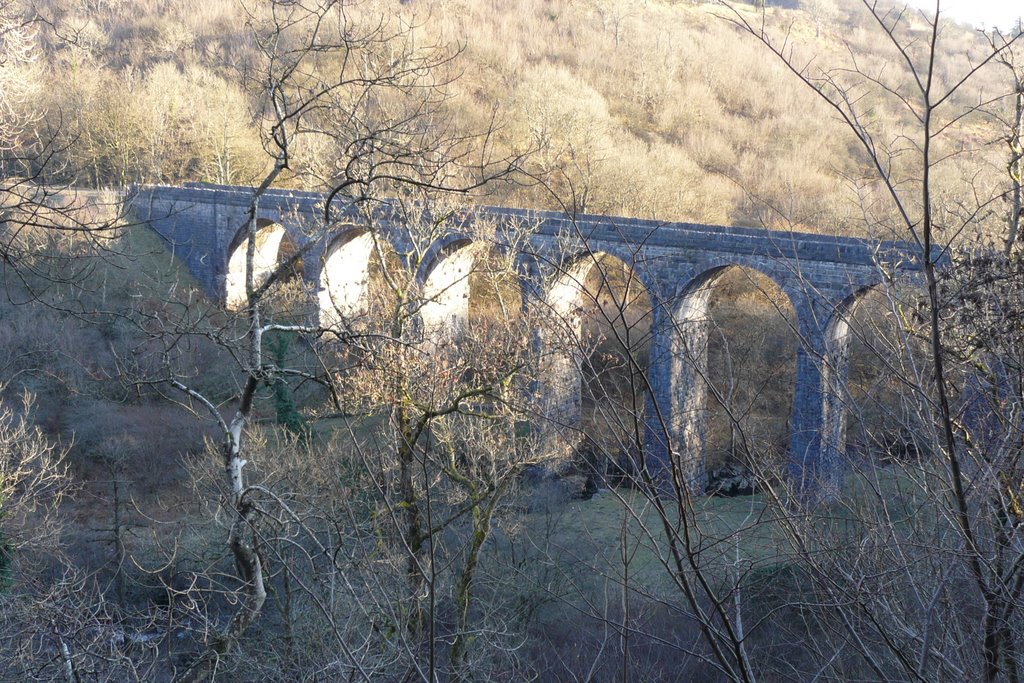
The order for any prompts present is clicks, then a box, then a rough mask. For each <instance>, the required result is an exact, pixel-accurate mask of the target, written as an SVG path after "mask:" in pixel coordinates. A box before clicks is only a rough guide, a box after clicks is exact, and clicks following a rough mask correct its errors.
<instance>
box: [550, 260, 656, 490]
mask: <svg viewBox="0 0 1024 683" xmlns="http://www.w3.org/2000/svg"><path fill="white" fill-rule="evenodd" d="M545 305H546V307H547V310H548V311H549V312H550V314H551V315H550V324H549V325H548V326H547V327H548V329H547V330H546V334H545V335H544V336H545V337H546V338H545V339H542V344H543V351H542V364H541V366H542V370H541V377H542V381H543V383H544V388H545V394H546V396H545V403H546V405H545V406H544V411H545V413H546V418H547V420H548V422H549V426H550V428H551V429H552V430H553V433H554V434H556V435H557V437H558V438H557V446H553V447H555V448H559V449H564V451H566V454H567V455H568V454H570V453H572V454H575V455H578V456H581V459H584V460H586V461H587V464H588V465H590V466H593V467H597V468H598V470H599V471H598V474H602V473H603V471H605V470H606V469H607V468H608V467H609V465H615V464H621V461H620V459H625V458H627V457H629V456H635V455H636V453H635V451H636V449H638V448H639V445H640V442H641V441H642V440H643V438H644V430H645V427H644V414H645V411H646V407H645V403H646V394H647V392H648V389H649V387H648V386H647V376H646V373H647V370H648V365H649V362H650V353H651V329H652V312H653V305H652V299H651V292H650V289H649V287H648V286H647V284H646V283H645V282H643V281H642V280H641V277H640V275H639V274H638V273H637V271H636V269H634V268H633V267H632V266H631V265H630V264H629V263H627V262H626V261H624V260H623V259H621V258H619V257H618V256H616V255H614V254H610V253H607V252H594V253H588V254H584V255H583V256H581V257H578V258H575V259H572V260H569V261H567V262H566V265H565V266H563V267H562V269H561V274H560V275H559V276H558V277H556V278H555V281H554V282H553V283H552V285H551V286H550V287H549V289H548V291H547V293H546V295H545ZM606 457H610V458H612V461H611V462H609V461H606V460H600V458H606Z"/></svg>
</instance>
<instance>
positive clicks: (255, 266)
mask: <svg viewBox="0 0 1024 683" xmlns="http://www.w3.org/2000/svg"><path fill="white" fill-rule="evenodd" d="M248 249H249V236H248V233H247V228H245V227H243V228H242V229H241V230H240V231H239V233H238V234H237V235H236V236H235V239H234V241H233V243H232V247H231V256H230V258H229V259H228V271H227V277H226V278H225V283H224V284H225V290H226V291H225V305H226V306H227V307H228V309H230V310H238V309H240V308H242V307H243V306H244V305H245V304H246V302H247V301H248V299H249V297H248V295H247V293H246V290H245V271H246V259H247V254H248ZM297 250H298V249H297V247H296V245H295V243H294V242H293V241H292V239H291V237H289V236H288V231H287V230H285V229H284V227H283V226H281V225H279V224H277V223H274V222H273V221H270V220H266V219H262V218H261V219H259V220H257V222H256V247H255V251H254V253H253V262H252V273H253V284H254V286H256V287H259V286H260V285H262V284H263V283H264V282H266V280H267V278H269V277H270V276H271V274H272V273H274V271H275V270H277V268H278V266H279V265H281V264H282V263H287V262H288V261H290V260H291V259H292V257H293V256H294V255H295V253H296V251H297ZM301 274H302V260H301V259H297V260H296V261H295V262H294V263H292V264H291V266H290V267H289V268H288V272H287V273H283V274H282V275H283V276H282V277H279V279H278V282H279V283H284V282H288V281H292V280H295V279H297V278H299V277H301Z"/></svg>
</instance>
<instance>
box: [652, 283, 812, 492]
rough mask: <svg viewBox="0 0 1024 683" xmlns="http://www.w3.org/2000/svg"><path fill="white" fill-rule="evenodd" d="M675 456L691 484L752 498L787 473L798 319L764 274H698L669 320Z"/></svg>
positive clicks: (785, 297) (712, 490)
mask: <svg viewBox="0 0 1024 683" xmlns="http://www.w3.org/2000/svg"><path fill="white" fill-rule="evenodd" d="M675 322H676V328H675V334H674V335H673V341H672V346H673V349H672V350H673V353H672V356H673V373H672V394H673V400H674V401H675V406H674V410H673V431H674V436H675V441H676V443H675V444H674V450H675V451H676V453H677V454H678V457H679V458H680V462H681V464H682V466H683V469H684V471H685V472H687V476H688V477H689V478H690V479H691V485H693V486H695V487H697V488H700V487H702V486H705V487H707V489H708V490H709V491H711V492H714V493H720V494H724V495H736V494H741V493H752V492H753V491H754V489H755V488H756V481H757V478H758V477H763V476H767V477H774V476H777V475H779V474H781V472H782V471H783V464H784V462H785V459H786V457H787V452H788V442H789V420H790V414H791V411H792V405H793V394H794V390H795V385H796V350H797V348H798V343H799V340H798V335H797V333H796V331H795V330H796V316H795V313H794V310H793V306H792V304H791V302H790V301H789V298H788V297H787V296H786V294H785V293H784V292H783V291H782V289H781V288H780V287H779V285H778V284H777V283H775V282H774V281H773V280H772V279H771V278H769V277H768V276H767V275H765V274H763V273H761V272H759V271H756V270H753V269H750V268H745V267H740V266H722V267H720V268H715V269H712V270H709V271H707V272H705V273H703V274H701V275H700V276H699V277H697V278H696V279H695V280H694V281H693V282H692V283H691V284H690V286H689V287H688V288H687V290H686V291H684V294H683V297H682V300H681V302H680V303H679V306H678V307H677V309H676V314H675Z"/></svg>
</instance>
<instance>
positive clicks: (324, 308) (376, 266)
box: [319, 229, 403, 333]
mask: <svg viewBox="0 0 1024 683" xmlns="http://www.w3.org/2000/svg"><path fill="white" fill-rule="evenodd" d="M402 275H403V274H402V272H401V263H400V261H399V258H398V254H397V253H396V252H395V250H394V248H393V247H392V246H391V245H390V244H389V243H388V242H387V241H385V240H383V239H381V238H380V237H378V236H376V235H374V234H373V233H372V232H370V231H369V230H365V229H353V230H350V231H348V232H346V233H344V234H342V235H340V236H339V237H338V238H336V239H335V240H334V241H333V242H332V243H331V244H330V246H329V247H328V248H327V251H326V253H325V255H324V264H323V268H322V269H321V271H320V292H319V300H320V307H319V308H320V325H321V327H323V328H325V329H330V330H333V331H335V332H336V333H341V332H350V333H352V332H355V333H358V332H361V331H366V330H367V329H372V328H381V327H383V326H384V325H385V323H386V319H387V317H388V316H389V315H390V314H391V312H392V311H391V309H392V308H393V304H394V301H395V298H396V297H395V287H396V286H402V284H403V281H402Z"/></svg>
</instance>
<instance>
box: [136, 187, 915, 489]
mask: <svg viewBox="0 0 1024 683" xmlns="http://www.w3.org/2000/svg"><path fill="white" fill-rule="evenodd" d="M251 198H252V189H251V188H245V187H232V186H216V185H206V184H187V185H186V186H184V187H167V186H147V187H142V188H138V189H137V190H136V193H135V196H134V199H133V207H134V211H135V215H136V217H137V218H138V219H139V220H140V221H143V222H145V223H147V224H148V225H149V226H150V227H151V228H152V229H153V230H155V231H156V232H157V233H158V234H159V235H160V236H161V237H162V238H163V239H164V240H165V242H166V243H167V244H168V246H169V248H170V249H171V250H172V251H173V253H174V254H175V255H176V256H177V257H178V258H179V259H181V260H182V261H183V262H184V263H185V264H186V265H187V267H188V269H189V270H190V271H191V273H192V274H193V275H194V276H195V278H196V279H197V280H198V281H199V283H200V284H201V285H202V287H203V288H204V289H205V290H206V292H207V293H208V294H209V295H210V296H211V297H213V298H215V299H217V300H219V301H221V302H222V303H227V304H228V305H230V303H231V298H232V297H233V296H238V295H237V294H232V288H235V289H237V287H238V284H237V282H232V276H231V273H230V268H229V265H230V262H231V259H232V255H233V253H234V252H237V251H244V250H238V249H237V247H238V245H239V244H241V243H243V242H244V240H245V238H244V235H245V233H244V230H245V226H246V222H247V211H248V207H249V204H250V201H251ZM323 202H324V196H323V195H320V194H315V193H305V192H293V191H280V190H271V191H268V192H267V193H266V194H265V195H263V196H262V197H261V199H260V203H259V211H258V217H259V219H260V220H259V224H260V225H268V226H269V225H274V226H279V227H278V228H276V229H277V230H278V232H277V234H276V236H272V238H268V239H267V240H266V241H265V244H259V240H258V247H259V248H258V253H257V261H259V259H260V258H263V259H264V260H268V262H271V263H272V262H276V259H277V258H278V252H279V251H280V249H281V246H282V244H283V243H284V242H285V241H290V242H291V244H292V245H294V246H298V247H302V246H305V248H306V249H307V251H306V252H305V253H304V254H303V256H304V258H303V264H304V265H303V277H304V279H306V280H307V281H309V282H312V283H318V284H319V283H321V282H322V281H321V279H320V278H321V270H326V269H325V268H324V265H323V264H324V263H325V261H326V260H327V259H328V258H331V257H332V255H333V254H334V253H339V252H340V251H341V250H342V248H343V247H344V246H345V245H346V244H351V243H352V242H353V237H352V236H353V235H358V234H359V231H361V232H362V233H365V232H366V230H367V228H365V227H363V228H359V227H358V226H356V225H354V222H355V218H353V217H352V216H353V215H354V214H350V215H349V218H348V219H346V220H342V221H339V222H338V226H337V228H335V229H334V230H333V231H332V232H331V233H330V234H329V235H328V236H327V237H326V238H323V237H318V238H317V239H316V240H315V241H312V242H311V240H310V238H309V235H310V229H309V226H310V225H313V224H316V223H317V222H318V221H320V222H321V223H322V215H323V210H322V209H323ZM481 218H486V219H488V220H490V221H491V222H493V223H495V224H496V225H497V229H496V230H495V232H494V237H493V239H494V240H495V241H496V242H497V243H498V244H499V246H500V244H501V242H502V240H503V232H504V231H505V229H506V226H512V225H516V226H522V225H529V226H531V231H530V234H529V237H528V246H527V247H526V248H523V249H521V250H520V253H518V254H517V255H516V259H517V263H518V264H519V270H520V278H521V281H522V284H523V290H522V291H523V294H524V297H525V298H526V299H527V300H529V299H530V298H531V297H532V298H533V299H534V300H537V299H538V298H539V299H540V300H549V301H550V299H551V297H552V291H553V290H556V289H558V287H559V283H560V282H561V283H565V282H567V281H568V280H567V278H569V279H570V280H573V281H576V280H575V278H576V277H577V276H578V275H579V273H578V272H577V274H576V275H573V272H574V268H575V269H576V271H578V270H579V266H578V265H577V266H574V265H573V264H579V263H581V262H583V261H582V260H581V258H589V259H590V260H591V261H593V260H594V259H593V254H607V255H610V256H612V257H616V258H617V259H619V260H621V262H622V263H623V264H625V265H626V266H628V267H629V268H630V269H631V270H632V273H633V274H635V276H636V278H637V279H638V280H639V281H640V282H641V283H642V284H643V286H644V287H645V288H646V291H647V295H648V297H649V301H650V314H651V317H650V321H651V324H650V354H649V361H648V364H647V368H646V379H647V383H648V386H649V387H650V391H649V393H648V395H647V401H648V408H647V410H646V412H645V414H646V416H647V417H646V418H645V419H646V421H647V429H646V453H647V456H648V458H649V459H650V458H654V459H656V460H655V461H656V462H661V463H663V464H664V465H667V464H668V463H669V462H674V463H676V464H677V465H678V466H679V467H680V471H681V472H682V473H683V476H684V477H686V478H688V479H689V480H690V483H691V485H692V486H694V487H699V486H700V484H701V482H703V481H704V477H705V473H704V465H703V446H704V431H705V424H704V422H705V419H706V418H705V414H706V402H707V396H706V394H707V387H706V384H705V382H704V381H703V379H702V377H703V372H704V369H705V367H706V362H707V342H708V324H707V315H706V314H707V308H708V304H709V299H710V295H711V293H712V289H713V287H714V285H715V282H716V280H717V279H718V278H719V276H720V275H721V274H722V273H723V272H724V271H725V269H727V268H729V267H730V266H742V267H746V268H750V269H753V270H755V271H759V272H761V273H763V274H764V275H766V276H767V277H769V278H771V279H772V280H773V281H774V282H775V283H777V284H778V286H779V287H780V288H781V289H782V291H783V292H784V293H785V294H786V295H787V296H788V297H789V300H790V302H791V303H792V305H793V308H794V311H795V316H796V325H797V328H798V330H797V331H798V333H799V337H800V340H801V341H800V345H799V348H798V350H797V367H796V387H795V389H794V398H793V406H792V413H791V416H790V420H789V424H790V440H789V473H790V475H791V476H792V477H793V478H794V479H795V480H796V481H797V483H798V484H799V485H801V486H804V487H817V486H825V487H833V488H834V487H837V486H838V485H839V483H840V479H841V476H842V471H843V456H844V447H843V444H844V443H845V424H846V418H845V414H844V410H843V409H842V406H843V404H844V401H843V400H842V398H843V391H844V386H845V381H846V357H847V348H848V341H849V329H848V325H847V319H848V316H849V315H850V313H851V312H852V310H853V307H854V306H855V305H856V303H857V301H858V300H859V297H860V296H861V295H862V294H863V293H864V292H866V291H867V290H869V289H870V288H872V287H873V286H876V285H878V284H880V283H881V282H883V281H884V280H885V279H886V278H888V277H891V276H892V274H893V273H894V272H895V271H896V270H899V271H900V272H904V273H907V272H909V273H913V272H915V271H918V270H919V267H920V266H919V263H918V261H917V260H915V258H914V256H913V250H912V249H910V248H909V246H908V245H906V244H903V243H894V242H872V241H868V240H864V239H854V238H840V237H828V236H820V235H813V234H805V233H797V232H777V231H769V230H761V229H753V228H738V227H722V226H712V225H697V224H690V223H666V222H660V221H653V220H638V219H631V218H614V217H607V216H592V215H585V216H583V215H580V216H575V217H574V218H569V217H567V216H566V215H565V214H561V213H553V212H546V211H527V210H518V209H500V208H484V207H480V208H475V209H473V210H472V214H470V215H468V216H463V217H462V221H461V222H453V224H452V228H451V230H450V231H448V232H447V233H446V234H443V235H442V236H440V237H439V238H438V239H437V240H436V243H434V244H432V246H431V247H430V249H429V254H428V258H426V259H425V260H424V262H423V264H422V266H421V269H420V272H419V273H418V276H419V277H422V278H424V279H426V278H427V277H429V274H430V273H431V272H432V271H435V270H437V269H440V268H443V267H444V263H445V261H446V260H450V259H452V258H454V257H455V256H456V255H457V254H458V253H459V251H460V249H461V247H463V246H466V245H467V244H468V242H469V238H468V237H467V231H466V230H465V225H466V224H467V223H466V221H473V220H479V219H481ZM373 229H374V230H377V231H378V232H380V233H384V237H386V239H387V240H388V241H389V242H390V244H391V245H392V246H393V247H394V249H395V251H396V252H397V253H398V255H399V257H401V256H402V254H403V253H404V252H406V251H408V249H409V245H410V237H409V233H408V229H407V227H405V226H403V225H401V224H399V223H398V222H396V221H388V220H382V221H375V225H374V228H373ZM264 251H266V254H265V255H264V256H262V257H261V256H260V253H261V252H264ZM353 253H356V252H353ZM367 256H368V252H367V251H365V250H364V252H363V257H362V258H364V259H365V258H366V257H367ZM236 258H237V256H236ZM259 267H260V266H259V264H257V268H259ZM366 267H367V266H366V265H365V264H359V263H350V264H347V265H345V266H344V268H343V269H342V270H343V271H352V272H354V271H359V270H361V271H362V272H364V273H365V270H366ZM344 277H347V278H349V279H353V278H354V279H356V280H358V277H357V276H353V275H345V276H344ZM363 281H364V282H365V276H364V279H363ZM563 288H564V284H563ZM320 289H321V291H322V290H323V285H321V287H320ZM241 296H242V297H243V298H244V287H243V294H242V295H241ZM322 296H323V294H321V297H322ZM556 307H557V305H556ZM541 343H543V342H541ZM580 372H581V371H580V366H579V364H578V363H571V362H568V363H564V364H563V366H562V368H561V370H559V372H557V373H553V374H550V375H548V376H546V379H545V380H544V381H546V382H551V383H553V384H560V385H561V386H560V388H559V389H558V391H559V392H560V394H561V395H560V398H559V400H557V401H556V402H554V403H553V406H554V407H553V408H552V409H551V415H550V416H549V417H551V418H552V419H553V420H556V421H558V422H559V423H561V424H563V425H564V426H566V427H568V428H570V429H571V428H573V427H578V425H579V423H580V418H581V412H580V404H581V400H580V395H581V391H582V389H581V383H582V375H581V374H580ZM555 375H559V376H560V378H559V377H556V376H555ZM655 407H656V409H655ZM670 458H671V460H670ZM649 461H650V460H649Z"/></svg>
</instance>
